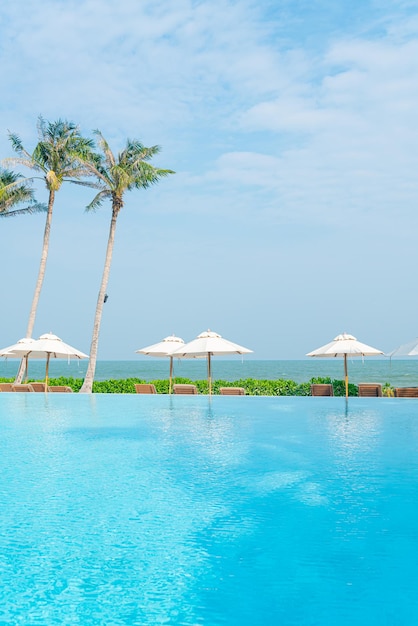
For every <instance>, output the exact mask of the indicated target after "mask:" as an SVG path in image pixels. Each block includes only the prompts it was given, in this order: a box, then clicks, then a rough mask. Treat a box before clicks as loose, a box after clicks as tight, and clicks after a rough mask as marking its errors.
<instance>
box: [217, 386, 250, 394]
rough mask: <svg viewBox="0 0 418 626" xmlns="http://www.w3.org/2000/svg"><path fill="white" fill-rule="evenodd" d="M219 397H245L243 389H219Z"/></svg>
mask: <svg viewBox="0 0 418 626" xmlns="http://www.w3.org/2000/svg"><path fill="white" fill-rule="evenodd" d="M219 393H220V394H221V396H245V389H244V387H219Z"/></svg>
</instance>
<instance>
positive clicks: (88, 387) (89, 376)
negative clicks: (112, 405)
mask: <svg viewBox="0 0 418 626" xmlns="http://www.w3.org/2000/svg"><path fill="white" fill-rule="evenodd" d="M119 210H120V206H118V205H117V204H116V202H115V201H114V202H113V203H112V220H111V222H110V230H109V239H108V242H107V250H106V259H105V264H104V268H103V275H102V283H101V285H100V291H99V295H98V298H97V305H96V315H95V317H94V325H93V334H92V338H91V345H90V358H89V364H88V367H87V372H86V377H85V379H84V382H83V385H82V387H81V389H80V391H79V393H91V392H92V390H93V381H94V374H95V372H96V361H97V350H98V347H99V334H100V325H101V321H102V313H103V304H104V298H105V295H106V289H107V283H108V281H109V274H110V265H111V263H112V254H113V245H114V242H115V232H116V220H117V217H118V214H119Z"/></svg>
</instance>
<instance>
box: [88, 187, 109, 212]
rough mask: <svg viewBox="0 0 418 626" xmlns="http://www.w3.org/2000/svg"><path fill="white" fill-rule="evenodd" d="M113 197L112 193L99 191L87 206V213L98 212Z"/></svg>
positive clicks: (105, 190) (104, 190)
mask: <svg viewBox="0 0 418 626" xmlns="http://www.w3.org/2000/svg"><path fill="white" fill-rule="evenodd" d="M110 197H111V193H110V192H109V191H108V190H107V189H103V190H101V191H99V193H98V194H97V195H96V196H95V197H94V198H93V200H92V201H91V202H90V204H88V205H87V206H86V211H96V209H98V208H99V207H100V206H101V205H102V204H103V202H104V200H106V199H107V198H110Z"/></svg>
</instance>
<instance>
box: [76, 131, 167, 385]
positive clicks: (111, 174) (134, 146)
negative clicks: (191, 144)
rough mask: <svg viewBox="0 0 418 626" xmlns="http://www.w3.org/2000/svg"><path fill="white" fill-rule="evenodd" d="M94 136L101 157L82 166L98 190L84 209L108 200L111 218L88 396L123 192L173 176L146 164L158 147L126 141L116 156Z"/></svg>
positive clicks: (96, 206) (93, 339)
mask: <svg viewBox="0 0 418 626" xmlns="http://www.w3.org/2000/svg"><path fill="white" fill-rule="evenodd" d="M95 135H96V136H97V138H98V145H99V148H100V151H101V154H100V155H95V158H94V159H91V160H90V161H85V162H84V164H85V165H86V167H87V168H88V169H89V170H90V172H91V174H93V175H94V176H95V177H96V179H97V181H98V184H97V187H98V189H99V190H100V191H99V193H98V194H97V195H96V196H95V198H94V199H93V200H92V202H91V203H90V204H89V206H88V207H87V210H93V209H96V208H98V207H99V206H100V205H101V204H102V202H103V200H107V199H108V200H110V201H111V203H112V217H111V221H110V229H109V238H108V242H107V249H106V257H105V264H104V268H103V275H102V281H101V285H100V290H99V295H98V298H97V304H96V314H95V317H94V324H93V333H92V339H91V346H90V359H89V364H88V367H87V372H86V377H85V379H84V382H83V385H82V387H81V389H80V393H91V391H92V388H93V380H94V374H95V371H96V361H97V350H98V346H99V333H100V324H101V320H102V312H103V304H104V302H105V296H106V289H107V283H108V280H109V273H110V266H111V262H112V254H113V245H114V240H115V232H116V222H117V219H118V215H119V213H120V210H121V209H122V207H123V204H124V194H125V192H126V191H131V190H132V189H146V188H147V187H149V186H150V185H152V184H155V183H157V182H158V181H159V179H160V178H162V177H163V176H167V175H168V174H174V172H173V171H171V170H162V169H158V168H156V167H154V166H152V165H150V164H149V163H148V161H149V160H150V159H151V158H152V157H153V156H155V155H156V154H158V152H159V151H160V148H159V147H158V146H153V147H151V148H146V147H144V146H143V145H142V144H141V143H140V142H139V141H136V140H130V139H128V140H127V142H126V147H125V149H124V150H123V151H122V152H120V153H119V154H118V155H117V157H115V156H114V154H113V153H112V151H111V149H110V147H109V145H108V143H107V141H106V140H105V139H104V137H103V135H102V134H101V133H100V132H99V131H95Z"/></svg>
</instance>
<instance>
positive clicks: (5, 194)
mask: <svg viewBox="0 0 418 626" xmlns="http://www.w3.org/2000/svg"><path fill="white" fill-rule="evenodd" d="M20 204H26V205H27V206H26V207H24V208H22V207H20V208H17V207H18V206H19V205H20ZM46 210H47V207H46V206H45V204H40V203H38V202H36V200H35V197H34V190H33V189H32V187H30V185H29V183H28V181H27V180H24V179H22V176H21V175H20V174H16V173H14V172H11V171H9V170H0V217H13V216H15V215H22V214H24V213H38V212H39V211H46Z"/></svg>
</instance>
